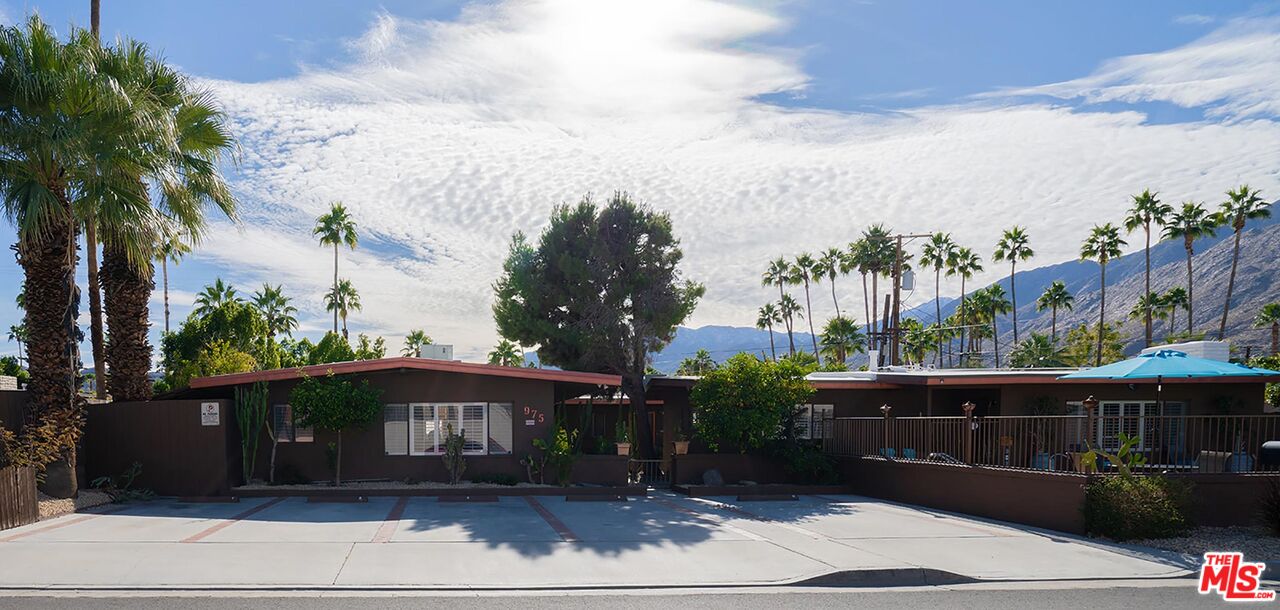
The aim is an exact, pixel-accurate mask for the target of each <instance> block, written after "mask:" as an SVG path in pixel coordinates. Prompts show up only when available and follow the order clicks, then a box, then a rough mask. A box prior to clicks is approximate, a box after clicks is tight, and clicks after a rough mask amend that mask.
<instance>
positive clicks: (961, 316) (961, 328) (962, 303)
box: [960, 274, 969, 366]
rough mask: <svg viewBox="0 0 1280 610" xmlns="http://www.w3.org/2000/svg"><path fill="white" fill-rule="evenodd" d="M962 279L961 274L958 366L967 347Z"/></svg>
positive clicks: (963, 357)
mask: <svg viewBox="0 0 1280 610" xmlns="http://www.w3.org/2000/svg"><path fill="white" fill-rule="evenodd" d="M964 280H965V277H964V275H963V274H961V276H960V366H964V363H965V360H966V355H967V354H968V352H969V348H968V347H966V346H965V344H964V331H965V326H966V324H967V323H968V321H967V320H966V319H965V317H964Z"/></svg>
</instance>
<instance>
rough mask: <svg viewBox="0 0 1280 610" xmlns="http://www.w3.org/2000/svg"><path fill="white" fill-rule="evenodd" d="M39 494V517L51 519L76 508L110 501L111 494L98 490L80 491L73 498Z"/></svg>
mask: <svg viewBox="0 0 1280 610" xmlns="http://www.w3.org/2000/svg"><path fill="white" fill-rule="evenodd" d="M38 495H39V503H40V519H41V520H42V521H43V520H45V519H52V518H53V517H59V516H62V515H66V514H69V513H74V512H76V511H78V510H81V509H85V508H89V507H92V506H101V505H103V504H110V503H111V496H109V495H107V494H105V493H102V492H100V491H81V492H80V493H79V494H77V495H76V497H75V498H64V499H58V498H50V497H49V496H46V495H44V494H42V493H41V494H38Z"/></svg>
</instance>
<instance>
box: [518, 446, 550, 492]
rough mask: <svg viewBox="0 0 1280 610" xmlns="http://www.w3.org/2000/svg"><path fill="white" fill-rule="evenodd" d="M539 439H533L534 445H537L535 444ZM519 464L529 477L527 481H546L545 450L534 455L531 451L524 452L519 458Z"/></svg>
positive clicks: (540, 482) (539, 482)
mask: <svg viewBox="0 0 1280 610" xmlns="http://www.w3.org/2000/svg"><path fill="white" fill-rule="evenodd" d="M540 441H541V439H536V440H534V441H533V444H534V446H537V444H538V443H539V442H540ZM520 465H521V466H524V470H525V474H526V475H528V477H529V483H537V484H539V485H541V484H542V483H544V482H545V481H546V472H547V452H546V451H543V452H542V453H541V454H539V455H536V456H535V455H533V454H532V453H528V454H525V456H524V457H523V458H521V459H520Z"/></svg>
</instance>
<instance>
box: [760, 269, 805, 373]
mask: <svg viewBox="0 0 1280 610" xmlns="http://www.w3.org/2000/svg"><path fill="white" fill-rule="evenodd" d="M790 276H791V264H790V263H788V262H787V259H786V258H784V257H781V256H779V257H778V258H776V259H773V260H771V261H769V266H768V267H767V268H766V269H765V270H764V273H763V274H761V275H760V285H761V286H764V287H766V288H767V287H769V286H777V287H778V302H779V303H781V302H782V301H784V300H786V295H785V294H784V293H783V291H782V287H783V286H784V285H786V283H787V278H789V277H790ZM784 321H785V322H786V323H787V339H788V340H791V320H790V319H785V320H784ZM791 353H793V354H794V353H796V344H795V341H791Z"/></svg>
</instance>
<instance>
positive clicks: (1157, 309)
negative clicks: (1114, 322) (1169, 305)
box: [1129, 292, 1169, 320]
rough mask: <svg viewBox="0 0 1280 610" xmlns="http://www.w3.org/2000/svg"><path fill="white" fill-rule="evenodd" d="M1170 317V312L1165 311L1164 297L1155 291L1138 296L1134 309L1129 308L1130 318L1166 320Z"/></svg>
mask: <svg viewBox="0 0 1280 610" xmlns="http://www.w3.org/2000/svg"><path fill="white" fill-rule="evenodd" d="M1168 317H1169V313H1168V312H1167V311H1165V304H1164V297H1162V296H1160V295H1159V294H1156V293H1154V292H1148V293H1147V294H1146V295H1145V296H1140V297H1138V300H1137V301H1136V302H1134V304H1133V309H1130V310H1129V319H1131V320H1143V319H1148V318H1149V319H1153V320H1164V319H1166V318H1168Z"/></svg>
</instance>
